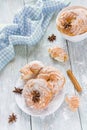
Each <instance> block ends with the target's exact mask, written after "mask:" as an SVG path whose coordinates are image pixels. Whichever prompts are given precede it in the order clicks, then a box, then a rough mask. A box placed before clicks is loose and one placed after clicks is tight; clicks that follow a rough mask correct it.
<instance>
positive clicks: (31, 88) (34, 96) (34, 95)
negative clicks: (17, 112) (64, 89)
mask: <svg viewBox="0 0 87 130" xmlns="http://www.w3.org/2000/svg"><path fill="white" fill-rule="evenodd" d="M47 86H48V84H47V82H46V81H45V80H44V79H31V80H29V81H28V82H27V83H26V85H25V86H24V89H23V96H24V99H25V102H26V105H27V106H28V107H31V108H34V109H36V110H41V109H45V108H46V107H47V106H48V104H49V102H50V101H51V99H52V97H53V94H52V92H51V90H50V89H49V88H48V87H47Z"/></svg>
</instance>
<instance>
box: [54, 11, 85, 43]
mask: <svg viewBox="0 0 87 130" xmlns="http://www.w3.org/2000/svg"><path fill="white" fill-rule="evenodd" d="M62 11H63V10H62ZM62 11H60V13H61V12H62ZM60 13H59V14H58V15H57V18H56V25H57V20H58V17H59V15H60ZM57 30H58V29H57ZM58 31H59V30H58ZM59 32H60V31H59ZM60 34H61V35H62V37H63V38H64V39H66V40H69V41H71V42H80V41H82V40H84V39H86V38H87V32H85V33H83V34H80V35H76V36H69V35H66V34H64V33H61V32H60Z"/></svg>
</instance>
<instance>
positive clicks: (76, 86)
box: [67, 70, 82, 92]
mask: <svg viewBox="0 0 87 130" xmlns="http://www.w3.org/2000/svg"><path fill="white" fill-rule="evenodd" d="M67 74H68V76H69V78H70V80H71V81H72V83H73V85H74V87H75V89H76V90H77V91H78V92H82V88H81V86H80V84H79V82H78V81H77V79H76V77H75V76H74V74H73V73H72V71H71V70H67Z"/></svg>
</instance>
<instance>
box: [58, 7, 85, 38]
mask: <svg viewBox="0 0 87 130" xmlns="http://www.w3.org/2000/svg"><path fill="white" fill-rule="evenodd" d="M56 24H57V29H58V30H59V31H60V32H62V33H64V34H67V35H69V36H75V35H80V34H83V33H85V32H87V8H85V7H81V6H72V7H67V8H65V9H63V10H62V11H61V12H60V13H59V15H58V18H57V21H56Z"/></svg>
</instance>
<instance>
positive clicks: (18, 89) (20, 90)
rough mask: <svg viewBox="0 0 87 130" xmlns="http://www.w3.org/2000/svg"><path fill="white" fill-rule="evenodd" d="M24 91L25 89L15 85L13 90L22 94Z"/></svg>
mask: <svg viewBox="0 0 87 130" xmlns="http://www.w3.org/2000/svg"><path fill="white" fill-rule="evenodd" d="M22 91H23V89H21V88H16V87H15V89H14V90H13V92H14V93H18V94H22Z"/></svg>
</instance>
